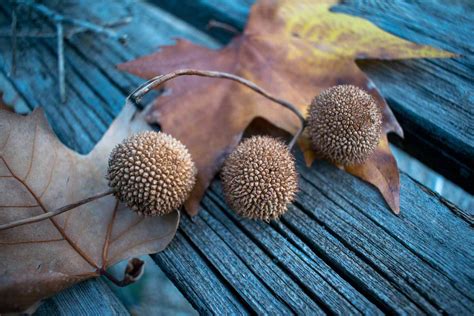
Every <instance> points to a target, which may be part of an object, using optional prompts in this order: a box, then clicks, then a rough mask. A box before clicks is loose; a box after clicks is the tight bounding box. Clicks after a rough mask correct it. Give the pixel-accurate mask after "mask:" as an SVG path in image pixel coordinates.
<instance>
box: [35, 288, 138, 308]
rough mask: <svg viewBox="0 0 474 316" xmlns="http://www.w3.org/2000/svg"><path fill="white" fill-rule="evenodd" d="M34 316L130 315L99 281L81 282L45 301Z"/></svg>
mask: <svg viewBox="0 0 474 316" xmlns="http://www.w3.org/2000/svg"><path fill="white" fill-rule="evenodd" d="M34 315H38V316H41V315H45V316H56V315H58V316H59V315H110V316H112V315H130V314H129V313H128V311H127V310H126V309H125V307H124V306H123V305H122V303H120V301H119V300H118V298H117V297H116V296H115V295H114V294H113V293H112V291H111V290H110V289H109V287H108V286H107V285H106V284H105V283H104V282H103V281H102V280H100V279H95V280H90V281H86V282H81V283H79V284H77V285H76V286H74V287H72V288H70V289H67V290H64V291H62V292H60V293H58V294H57V295H56V296H54V297H52V298H50V299H48V300H46V301H45V302H44V303H42V304H41V306H40V307H39V308H38V309H37V310H36V312H35V314H34Z"/></svg>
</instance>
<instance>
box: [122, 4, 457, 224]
mask: <svg viewBox="0 0 474 316" xmlns="http://www.w3.org/2000/svg"><path fill="white" fill-rule="evenodd" d="M335 3H336V1H314V0H312V1H300V0H288V1H270V0H263V1H259V2H258V3H257V4H256V5H254V6H253V8H252V11H251V13H250V17H249V21H248V23H247V26H246V28H245V31H244V33H243V34H242V35H240V36H237V37H236V38H234V39H233V41H232V42H231V43H230V44H229V45H228V46H226V47H225V48H223V49H221V50H217V51H216V50H210V49H207V48H203V47H199V46H197V45H194V44H192V43H189V42H187V41H184V40H180V41H178V42H177V44H176V45H175V46H168V47H164V48H162V49H161V50H160V51H159V52H157V53H155V54H152V55H149V56H145V57H142V58H139V59H137V60H134V61H131V62H128V63H125V64H122V65H119V68H120V69H122V70H125V71H128V72H131V73H133V74H135V75H138V76H141V77H143V78H151V77H154V76H156V75H158V74H163V73H167V72H171V71H174V70H176V69H179V68H195V69H201V70H217V71H224V72H230V73H233V74H237V75H239V76H242V77H244V78H246V79H248V80H251V81H253V82H255V83H257V84H258V85H260V86H261V87H263V88H264V89H266V90H267V91H269V92H270V93H272V94H274V95H276V96H278V97H281V98H283V99H286V100H288V101H290V102H291V103H293V104H295V105H297V106H298V107H299V109H300V111H301V112H302V113H305V114H306V112H307V107H308V105H309V104H310V102H311V100H312V99H313V98H314V97H315V96H316V95H318V94H319V93H320V92H321V91H322V90H324V89H326V88H328V87H331V86H333V85H337V84H352V85H355V86H358V87H361V88H363V89H365V90H367V91H369V93H371V94H372V95H373V96H374V97H375V98H376V100H377V101H378V104H379V105H380V107H381V108H382V109H383V113H384V117H383V119H384V131H385V133H387V132H395V133H397V134H399V135H400V136H402V135H403V132H402V130H401V128H400V126H399V124H398V122H397V121H396V119H395V118H394V116H393V114H392V112H391V110H390V108H389V107H388V106H387V104H386V103H385V101H384V100H383V98H382V97H381V95H380V94H379V92H378V91H377V90H376V89H375V87H374V86H373V84H371V83H370V81H369V79H368V78H367V77H366V76H365V74H364V73H363V72H362V71H361V70H360V69H359V68H358V67H357V65H356V63H355V60H358V59H359V60H360V59H387V60H389V59H403V58H420V57H450V56H452V55H451V54H449V53H446V52H442V51H439V50H436V49H433V48H430V47H428V46H423V45H416V44H414V43H410V42H408V41H405V40H402V39H400V38H397V37H395V36H393V35H390V34H388V33H386V32H384V31H382V30H381V29H379V28H377V27H376V26H375V25H373V24H372V23H370V22H368V21H366V20H363V19H361V18H358V17H353V16H349V15H346V14H341V13H334V12H331V11H330V7H331V5H333V4H335ZM168 87H169V88H170V90H171V93H169V94H167V95H166V96H162V97H159V98H158V99H157V100H156V104H155V107H154V108H153V111H151V112H150V113H149V116H148V120H149V121H150V122H154V123H156V122H157V123H159V124H160V125H161V126H162V128H163V130H164V131H166V132H167V133H170V134H172V135H173V136H175V137H176V138H178V139H180V140H181V141H182V142H183V143H184V144H185V145H186V146H187V147H188V148H189V150H190V152H191V154H192V156H193V159H194V160H195V161H196V164H197V167H198V170H199V174H198V181H197V184H196V187H195V188H194V191H193V192H192V194H191V196H190V198H189V200H188V201H187V203H186V209H187V211H188V212H189V213H190V214H191V215H195V214H196V213H197V210H198V204H199V201H200V200H201V197H202V195H203V194H204V192H205V190H206V188H207V186H208V185H209V183H210V181H211V180H212V178H213V177H214V175H215V173H216V172H217V171H218V170H219V168H220V166H221V164H222V161H223V159H224V158H225V156H226V155H227V153H229V152H230V151H232V150H233V149H234V147H235V145H236V144H237V143H238V142H239V140H240V138H241V136H242V133H243V131H244V129H245V128H246V127H247V126H248V125H249V123H250V122H251V121H252V120H254V119H255V118H257V117H262V118H264V119H266V120H268V121H269V122H271V123H272V124H274V125H275V126H276V127H278V128H281V129H283V130H285V131H287V132H290V133H292V134H294V133H295V132H296V130H297V128H298V127H299V121H298V119H297V118H296V117H295V116H294V115H292V114H291V113H290V112H289V111H287V110H285V109H282V108H280V107H279V106H278V105H276V104H273V103H271V102H270V101H268V100H266V99H264V98H263V97H262V96H260V95H257V94H255V93H253V92H251V91H250V90H248V89H247V88H245V87H242V86H239V85H238V84H236V83H233V82H228V81H224V80H223V81H216V79H204V78H179V79H176V81H174V82H172V83H170V84H169V85H168ZM300 145H301V147H302V149H303V151H304V152H305V158H306V161H307V163H308V164H311V163H312V161H313V160H314V158H315V155H314V152H313V151H312V149H311V146H310V145H309V141H308V139H305V138H304V137H303V138H302V139H301V141H300ZM375 169H376V170H375ZM346 170H347V171H348V172H350V173H352V174H354V175H356V176H359V177H361V178H362V179H364V180H366V181H368V182H370V183H372V184H374V185H376V186H377V187H378V189H379V190H380V191H381V192H382V194H383V195H384V197H385V199H386V200H387V202H388V204H389V205H390V207H391V209H392V210H393V211H394V212H395V213H398V212H399V175H398V168H397V165H396V161H395V159H394V158H393V156H392V154H391V152H390V149H389V147H388V143H387V141H386V137H385V136H384V137H382V140H381V142H380V145H379V148H378V149H377V150H376V152H375V153H374V154H373V156H372V157H370V159H369V160H368V161H367V162H366V163H365V164H363V165H360V166H352V167H350V168H347V169H346Z"/></svg>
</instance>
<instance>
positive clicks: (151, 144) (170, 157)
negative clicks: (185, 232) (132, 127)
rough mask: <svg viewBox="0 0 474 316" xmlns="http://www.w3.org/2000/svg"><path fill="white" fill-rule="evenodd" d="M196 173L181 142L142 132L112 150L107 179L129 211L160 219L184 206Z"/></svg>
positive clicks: (160, 134)
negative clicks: (158, 216)
mask: <svg viewBox="0 0 474 316" xmlns="http://www.w3.org/2000/svg"><path fill="white" fill-rule="evenodd" d="M196 173H197V170H196V167H195V166H194V162H193V161H192V159H191V155H190V154H189V152H188V150H187V149H186V147H185V146H184V145H183V144H182V143H181V142H180V141H178V140H177V139H175V138H173V137H172V136H170V135H167V134H165V133H161V132H159V133H157V132H142V133H139V134H136V135H133V136H131V137H129V138H127V139H125V140H124V141H123V142H122V143H121V144H119V145H117V146H116V147H115V148H114V149H113V150H112V153H111V154H110V158H109V168H108V173H107V178H108V180H109V186H110V187H111V188H112V190H113V191H114V194H115V196H116V197H117V198H118V199H119V200H120V201H123V202H125V203H127V205H128V206H129V207H130V208H131V209H132V210H134V211H135V212H137V213H138V214H141V215H145V216H156V215H160V216H161V215H165V214H168V213H170V212H172V211H173V210H175V209H177V208H179V207H180V206H181V205H182V204H183V203H184V201H185V200H186V198H187V197H188V195H189V193H190V192H191V189H192V188H193V186H194V183H195V179H196Z"/></svg>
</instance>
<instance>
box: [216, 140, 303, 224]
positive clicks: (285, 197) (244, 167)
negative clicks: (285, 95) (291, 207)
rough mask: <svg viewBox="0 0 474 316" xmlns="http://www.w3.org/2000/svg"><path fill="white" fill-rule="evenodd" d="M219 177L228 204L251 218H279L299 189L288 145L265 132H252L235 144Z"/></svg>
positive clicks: (266, 219)
mask: <svg viewBox="0 0 474 316" xmlns="http://www.w3.org/2000/svg"><path fill="white" fill-rule="evenodd" d="M221 178H222V185H223V190H224V195H225V198H226V201H227V203H228V204H229V206H230V207H231V208H232V209H233V210H234V211H235V212H236V213H237V214H239V215H241V216H243V217H247V218H251V219H261V220H265V221H270V220H273V219H278V218H279V217H280V216H281V215H283V214H284V213H285V212H286V211H287V209H288V204H289V203H291V202H292V201H293V200H294V197H295V194H296V191H297V189H298V179H297V173H296V168H295V162H294V158H293V156H292V155H291V153H290V152H289V150H288V147H287V146H286V145H285V144H284V143H282V142H281V141H278V140H276V139H275V138H272V137H268V136H254V137H251V138H249V139H246V140H245V141H243V142H242V143H241V144H240V145H239V146H237V148H236V149H235V150H234V151H233V152H232V153H231V154H230V155H229V157H228V158H227V159H226V161H225V163H224V166H223V168H222V171H221Z"/></svg>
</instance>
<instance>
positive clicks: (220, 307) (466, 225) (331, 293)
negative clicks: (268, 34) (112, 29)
mask: <svg viewBox="0 0 474 316" xmlns="http://www.w3.org/2000/svg"><path fill="white" fill-rule="evenodd" d="M249 2H250V1H229V2H220V1H217V0H207V1H205V0H199V1H195V2H194V4H193V5H194V6H197V7H189V8H188V7H187V6H186V5H183V4H182V3H181V2H180V4H179V5H173V3H174V2H173V1H168V0H165V1H156V3H157V4H158V5H160V6H161V7H162V9H163V10H160V9H157V8H156V7H152V6H151V5H149V4H143V3H138V4H134V5H133V6H132V9H131V13H132V14H133V16H134V17H135V19H134V20H133V21H132V23H130V24H128V25H127V26H124V27H123V28H122V29H121V31H122V30H123V32H124V33H126V34H128V35H129V43H128V45H127V46H122V45H121V44H119V43H117V42H116V41H113V40H110V39H107V38H104V37H101V36H98V35H91V34H81V35H78V36H75V37H73V38H72V39H70V40H68V41H67V42H66V47H65V50H66V51H65V52H66V55H65V57H66V69H67V77H66V80H67V92H68V102H67V103H66V104H61V103H60V102H59V98H58V94H57V81H58V76H57V72H56V68H57V64H56V47H55V41H54V40H52V39H24V40H21V41H19V50H18V53H19V58H18V59H19V60H20V61H21V62H19V64H18V68H17V72H16V74H15V76H14V77H12V76H9V71H10V69H9V67H10V58H11V57H10V54H11V45H10V41H9V40H8V38H1V39H0V47H2V53H1V54H0V86H1V89H2V91H3V92H4V98H5V99H6V101H7V103H11V102H13V103H14V104H15V106H16V109H17V110H18V111H20V112H27V111H29V110H31V109H32V108H34V107H36V106H42V107H43V108H44V109H45V111H46V114H47V116H48V120H49V121H50V123H51V125H52V126H53V129H54V130H55V132H56V133H57V134H58V136H59V138H60V139H61V140H62V141H63V142H64V143H65V144H67V145H68V146H69V147H71V148H73V149H75V150H77V151H79V152H81V153H86V152H88V151H90V150H91V149H92V148H93V146H94V144H95V143H96V142H97V141H98V140H99V139H100V137H101V136H102V134H103V133H104V131H105V130H106V129H107V127H108V125H109V124H110V123H111V121H112V120H113V118H114V117H115V116H116V115H117V114H118V113H119V111H120V109H121V107H122V106H123V104H124V97H125V96H126V95H127V94H128V92H129V91H131V90H132V89H133V88H134V87H135V86H137V85H138V84H139V83H141V82H142V80H140V79H137V78H134V77H132V76H130V75H128V74H125V73H121V72H119V71H117V70H116V69H115V65H116V64H118V63H121V62H124V61H127V60H131V59H133V58H136V57H138V56H141V55H144V54H148V53H151V52H153V51H155V50H156V49H157V48H158V47H159V46H161V45H164V44H171V43H173V40H172V38H176V37H183V38H187V39H189V40H192V41H194V42H197V43H200V44H202V45H207V46H209V47H216V48H217V47H220V46H221V45H222V42H223V41H225V40H226V39H228V38H229V36H230V35H229V34H225V32H223V31H222V30H220V31H216V30H214V31H211V32H205V25H206V24H207V21H209V20H210V19H215V20H219V21H223V22H226V23H229V24H231V25H234V26H236V27H237V28H242V26H243V25H244V23H245V19H246V15H247V13H248V9H249V5H250V3H249ZM378 3H379V2H378V1H377V2H375V1H374V2H371V1H360V3H359V2H358V1H357V2H356V3H347V4H345V5H344V6H340V7H339V8H340V9H338V10H343V11H344V12H351V13H352V14H359V15H363V16H366V17H367V18H370V19H373V21H374V22H376V23H379V25H380V26H382V27H384V28H386V29H387V30H389V31H391V32H393V33H395V34H397V35H400V36H402V37H405V38H407V39H410V40H414V41H417V42H421V43H427V44H432V45H435V46H438V47H441V48H445V49H448V50H452V51H455V52H457V53H461V54H463V57H462V58H460V59H456V60H437V61H433V60H416V61H407V62H390V63H388V62H374V63H372V62H371V63H364V64H363V65H362V66H363V68H364V70H366V71H367V72H368V73H369V75H370V76H371V78H373V79H374V81H375V82H376V84H377V86H378V87H379V88H380V89H381V91H382V94H383V95H384V96H385V97H386V98H387V100H388V101H389V103H390V105H391V106H392V109H393V110H394V111H395V113H396V115H397V117H398V119H399V120H400V122H401V123H402V125H403V127H404V129H405V132H406V136H407V140H406V141H404V142H403V145H404V146H405V145H406V146H407V147H408V149H410V150H409V151H410V152H412V150H413V152H414V153H416V154H417V155H418V156H419V157H424V159H425V160H424V161H426V162H428V163H432V164H433V165H435V166H436V168H435V169H436V170H438V171H440V172H443V173H445V174H447V175H449V176H450V177H451V178H452V179H455V180H457V182H458V183H460V184H461V185H465V187H466V185H467V184H469V181H470V182H472V167H473V165H474V164H472V163H471V162H472V159H473V152H474V151H473V148H474V146H473V137H472V133H473V132H472V130H473V129H472V124H473V123H472V122H473V120H472V118H473V107H472V95H471V94H469V93H470V91H473V90H472V87H473V80H472V79H473V78H472V73H473V72H472V70H473V65H474V63H473V61H474V59H473V57H472V51H473V41H472V37H473V32H468V30H469V28H470V29H471V30H472V29H473V23H472V21H468V20H466V19H465V18H464V16H466V17H467V16H468V13H467V12H466V10H468V9H469V8H468V7H466V8H465V9H464V10H462V9H459V8H457V7H448V8H445V7H442V6H441V3H440V4H439V5H438V4H437V3H432V4H431V5H430V7H428V8H426V7H420V6H417V5H415V4H405V3H402V2H400V3H399V4H397V7H396V8H393V7H390V6H389V5H388V4H387V5H386V6H384V5H380V4H378ZM387 3H389V1H387ZM458 3H459V5H461V4H462V2H458ZM0 6H1V11H0V14H1V16H0V25H8V23H9V21H10V17H9V12H10V11H9V10H10V8H9V6H8V4H6V3H2V4H1V5H0ZM102 6H107V10H104V9H103V8H102V10H101V9H100V8H101V4H95V5H91V12H95V13H94V14H99V12H100V15H99V17H100V18H101V19H102V20H104V21H113V20H116V19H117V17H118V16H126V15H128V14H130V10H127V8H126V7H125V6H124V5H123V4H122V3H121V2H115V3H114V4H112V5H111V4H110V3H104V4H102ZM399 7H400V8H401V9H398V8H399ZM387 8H389V10H388V11H386V9H387ZM402 9H403V10H402ZM470 9H471V11H470V12H471V13H472V12H473V11H472V7H471V8H470ZM471 16H472V14H471ZM93 18H94V17H93V16H92V17H91V19H93ZM185 21H186V22H185ZM38 23H40V22H38ZM463 24H464V25H463ZM446 27H449V28H451V30H447V29H445V28H446ZM450 34H452V35H451V36H450ZM3 48H6V49H3ZM464 92H465V93H467V94H463V93H464ZM466 95H467V96H466ZM466 100H467V101H466ZM416 149H417V150H416ZM438 159H439V160H438ZM297 161H298V168H299V171H300V175H301V176H300V193H299V194H298V198H297V201H296V203H294V204H293V205H292V206H291V210H290V212H288V214H287V215H285V216H284V217H283V218H282V220H281V221H279V222H273V223H271V224H265V223H261V222H255V221H248V220H243V219H241V218H238V217H237V216H235V215H234V214H233V213H232V212H231V211H229V210H228V208H227V206H226V204H225V202H224V201H223V198H222V191H221V186H220V182H219V180H216V181H214V183H213V184H212V186H211V188H210V189H209V192H208V193H207V194H206V196H205V198H204V200H203V202H202V203H201V213H200V215H199V216H197V217H196V218H194V219H193V220H191V219H190V218H189V217H187V216H183V219H182V222H181V224H180V229H179V231H178V233H177V235H176V237H175V239H174V240H173V242H172V243H171V244H170V246H169V247H168V248H167V249H166V250H165V251H164V252H162V253H159V254H156V255H153V256H152V258H153V259H154V260H155V262H157V264H159V265H160V267H161V268H162V269H163V270H164V271H165V272H166V274H167V275H168V276H169V277H170V279H171V280H172V281H173V282H174V283H175V284H176V286H177V287H178V288H179V289H180V290H181V291H182V292H183V294H184V295H185V297H186V298H188V299H189V300H190V302H191V303H192V304H193V306H195V307H196V309H197V310H198V311H200V312H203V313H206V312H214V313H219V314H223V313H252V312H260V313H270V314H288V313H310V312H311V313H317V314H319V313H321V314H322V313H332V312H334V313H339V314H346V313H354V314H359V313H367V314H381V313H387V312H389V313H393V312H395V313H417V314H418V313H431V314H439V313H443V312H448V313H457V314H469V313H470V312H472V310H474V285H473V282H474V281H473V280H474V250H473V248H474V247H473V245H474V233H473V226H474V221H473V217H472V216H473V210H460V209H459V208H457V207H456V206H454V205H452V204H450V203H449V202H447V201H445V200H443V199H442V198H441V197H439V196H438V195H436V194H435V193H433V192H431V191H430V190H429V189H427V188H425V187H424V186H423V185H421V184H419V183H417V182H416V181H414V180H413V179H411V178H410V177H409V176H408V175H406V174H403V173H402V174H401V215H400V216H395V215H393V214H392V213H391V212H390V211H389V210H388V208H387V207H386V206H385V203H384V202H383V200H382V199H381V197H380V196H379V194H378V193H377V192H376V190H375V189H373V188H372V187H371V186H369V185H367V184H365V183H363V182H361V181H359V180H358V179H356V178H354V177H352V176H350V175H348V174H346V173H344V172H342V171H340V170H338V169H336V168H334V167H332V166H330V165H329V164H326V163H321V164H318V165H316V166H314V167H313V168H311V169H307V168H305V167H304V165H303V163H302V159H301V156H300V155H299V154H297ZM440 161H442V164H441V165H440V163H439V162H440ZM471 189H472V188H471ZM94 282H97V281H90V282H88V283H86V284H94ZM80 286H82V285H80ZM76 288H77V286H76V287H75V288H73V289H72V291H74V290H75V289H76ZM92 288H94V289H95V288H96V287H95V285H92ZM94 291H95V290H94ZM91 295H93V293H92V292H91ZM66 297H67V296H66ZM66 297H65V296H64V295H63V296H62V297H61V298H60V299H61V300H66ZM72 298H73V302H74V304H82V300H78V299H77V298H76V301H74V296H72ZM84 301H85V303H84V304H86V305H90V304H91V303H90V302H93V301H88V300H84ZM59 302H60V301H59ZM54 304H59V303H58V298H53V299H51V300H50V301H49V302H48V303H47V305H46V306H45V307H42V309H41V310H40V311H39V312H42V313H43V314H48V311H50V310H51V308H54V306H55V305H54ZM65 304H66V306H67V305H68V303H65ZM74 304H71V308H72V306H73V305H74ZM92 304H94V303H92ZM88 310H89V311H90V310H91V309H87V307H85V309H83V311H84V313H85V311H88ZM56 311H58V313H59V314H67V311H65V310H60V309H56ZM116 311H119V312H116ZM122 312H124V311H123V310H121V309H117V308H112V307H111V308H110V311H109V312H108V313H109V314H115V313H118V314H120V313H122ZM103 313H104V314H107V312H103Z"/></svg>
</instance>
